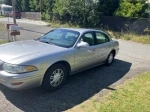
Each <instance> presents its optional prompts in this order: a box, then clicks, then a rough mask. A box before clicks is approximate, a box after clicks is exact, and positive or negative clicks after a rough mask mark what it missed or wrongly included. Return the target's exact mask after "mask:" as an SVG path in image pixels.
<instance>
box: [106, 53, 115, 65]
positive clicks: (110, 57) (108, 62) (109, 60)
mask: <svg viewBox="0 0 150 112" xmlns="http://www.w3.org/2000/svg"><path fill="white" fill-rule="evenodd" d="M114 56H115V54H114V53H113V52H111V53H110V54H109V55H108V58H107V60H106V65H108V66H109V65H111V64H112V63H113V61H114Z"/></svg>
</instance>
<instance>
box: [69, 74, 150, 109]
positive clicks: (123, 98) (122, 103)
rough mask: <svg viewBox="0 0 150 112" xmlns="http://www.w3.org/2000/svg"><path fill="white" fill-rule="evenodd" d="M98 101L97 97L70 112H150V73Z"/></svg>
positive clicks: (126, 83)
mask: <svg viewBox="0 0 150 112" xmlns="http://www.w3.org/2000/svg"><path fill="white" fill-rule="evenodd" d="M117 88H118V90H115V91H113V92H110V93H109V94H108V95H106V96H104V97H103V100H101V101H97V98H96V97H93V98H91V99H90V100H88V101H85V102H83V103H82V104H80V105H78V106H76V107H74V108H73V109H70V110H68V112H150V73H143V74H140V75H139V76H137V77H135V78H133V79H130V80H128V81H126V82H125V84H124V85H122V86H120V87H117Z"/></svg>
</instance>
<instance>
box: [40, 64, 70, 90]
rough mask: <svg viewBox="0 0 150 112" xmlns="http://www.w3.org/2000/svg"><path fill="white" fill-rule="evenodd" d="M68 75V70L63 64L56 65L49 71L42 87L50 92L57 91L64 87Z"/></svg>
mask: <svg viewBox="0 0 150 112" xmlns="http://www.w3.org/2000/svg"><path fill="white" fill-rule="evenodd" d="M67 75H68V74H67V69H66V67H65V66H64V65H63V64H55V65H53V66H52V67H50V68H49V69H48V70H47V72H46V74H45V76H44V79H43V83H42V87H43V88H44V89H45V90H47V91H50V92H52V91H55V90H57V89H59V88H61V87H62V86H63V85H64V83H65V81H66V78H67Z"/></svg>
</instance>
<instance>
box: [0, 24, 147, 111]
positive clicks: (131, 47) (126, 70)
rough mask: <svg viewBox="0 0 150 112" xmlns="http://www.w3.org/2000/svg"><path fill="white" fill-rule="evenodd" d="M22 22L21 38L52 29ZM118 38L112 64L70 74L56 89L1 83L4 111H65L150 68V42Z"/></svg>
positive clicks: (1, 108) (36, 35)
mask: <svg viewBox="0 0 150 112" xmlns="http://www.w3.org/2000/svg"><path fill="white" fill-rule="evenodd" d="M0 22H2V21H0ZM19 25H20V26H21V27H22V28H24V29H26V30H22V31H21V36H20V37H19V36H18V37H17V39H18V40H26V39H35V38H37V37H39V36H40V35H41V34H43V33H46V32H48V31H49V30H51V29H52V28H50V27H48V26H41V25H34V24H25V23H19ZM1 34H2V33H1V32H0V35H1ZM6 36H7V35H6ZM1 37H2V35H1V36H0V38H1ZM3 37H4V36H3ZM118 41H119V43H120V52H119V54H118V55H117V56H116V58H115V61H114V63H113V64H112V65H111V66H105V65H101V66H98V67H95V68H92V69H89V70H86V71H84V72H81V73H78V74H75V75H73V76H70V77H69V78H68V80H67V82H66V84H65V86H64V87H63V88H61V89H59V90H57V91H55V92H52V93H51V92H46V91H44V90H42V89H41V88H34V89H30V90H24V91H12V90H10V89H8V88H6V87H5V86H3V85H1V84H0V112H21V111H26V112H61V111H65V110H67V109H70V108H73V107H74V106H76V105H78V104H80V103H82V102H84V101H86V100H88V99H89V98H91V97H93V96H94V95H96V94H97V96H98V97H97V99H99V98H100V97H101V96H104V95H106V94H107V93H108V92H109V91H114V90H116V86H118V85H121V84H123V83H124V82H125V81H126V80H127V79H130V78H132V77H133V76H136V75H138V74H140V73H143V72H147V71H150V66H149V65H150V45H146V44H140V43H136V42H130V41H124V40H118Z"/></svg>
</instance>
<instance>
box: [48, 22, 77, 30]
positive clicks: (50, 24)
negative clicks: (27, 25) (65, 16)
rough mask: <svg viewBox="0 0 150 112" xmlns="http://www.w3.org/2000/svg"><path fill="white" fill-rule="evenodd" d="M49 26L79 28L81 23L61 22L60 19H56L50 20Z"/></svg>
mask: <svg viewBox="0 0 150 112" xmlns="http://www.w3.org/2000/svg"><path fill="white" fill-rule="evenodd" d="M49 26H51V27H54V28H58V27H65V28H71V27H73V28H79V27H80V26H79V25H75V24H72V23H63V24H62V23H60V22H59V21H55V22H49Z"/></svg>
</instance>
